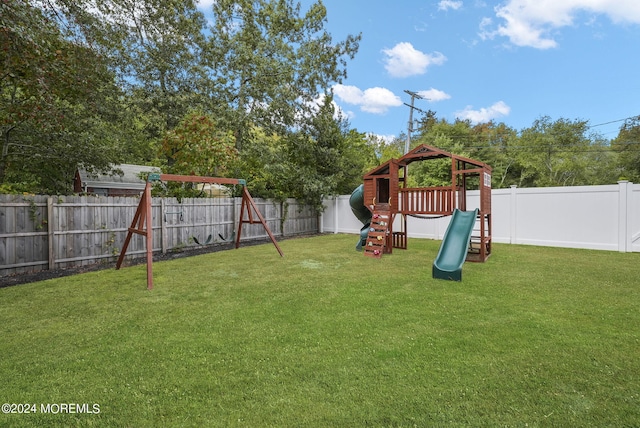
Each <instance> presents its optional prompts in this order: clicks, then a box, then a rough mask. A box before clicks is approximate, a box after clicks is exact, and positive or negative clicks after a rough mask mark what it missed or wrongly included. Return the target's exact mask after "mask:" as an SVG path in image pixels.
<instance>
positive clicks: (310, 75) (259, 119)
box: [207, 0, 360, 148]
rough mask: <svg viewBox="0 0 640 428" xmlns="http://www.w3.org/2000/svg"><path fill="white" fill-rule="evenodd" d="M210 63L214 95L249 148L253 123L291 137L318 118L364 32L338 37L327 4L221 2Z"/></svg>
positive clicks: (262, 0)
mask: <svg viewBox="0 0 640 428" xmlns="http://www.w3.org/2000/svg"><path fill="white" fill-rule="evenodd" d="M212 14H213V24H212V25H211V27H210V28H209V34H208V40H209V45H208V49H207V55H208V56H207V66H208V72H209V75H210V77H211V80H212V83H213V85H212V86H211V90H212V93H211V97H212V99H215V100H218V101H223V103H222V105H224V106H225V107H226V106H230V107H231V113H230V114H227V111H223V112H221V113H220V115H221V116H223V117H225V119H226V120H227V123H228V124H229V127H231V128H232V129H233V130H234V132H235V134H236V144H237V147H238V148H241V147H242V144H243V141H244V133H245V131H246V130H247V129H249V127H250V126H251V125H255V126H258V127H261V128H263V129H265V130H266V131H267V132H272V131H275V132H277V133H280V134H281V135H284V134H285V133H286V130H288V129H289V128H291V127H293V126H295V125H298V124H300V123H301V122H304V121H306V120H307V119H308V118H310V117H312V116H313V109H314V108H315V107H314V106H315V104H316V103H315V100H316V99H318V97H319V95H320V94H323V93H325V92H327V91H328V90H329V88H330V87H331V86H332V85H333V84H334V83H340V82H341V81H342V79H343V78H344V77H346V58H353V57H354V55H355V54H356V52H357V50H358V44H359V41H360V35H358V36H352V35H349V36H347V37H346V39H345V40H343V41H340V42H335V41H334V40H333V39H332V37H331V35H330V34H329V33H328V32H327V31H326V29H324V24H325V22H326V8H325V7H324V5H323V4H322V2H321V1H318V2H317V3H314V4H312V5H311V7H310V8H309V10H308V11H307V12H306V13H305V14H302V12H301V7H300V4H299V3H297V4H295V5H294V3H293V2H292V0H217V1H215V2H214V3H213V7H212Z"/></svg>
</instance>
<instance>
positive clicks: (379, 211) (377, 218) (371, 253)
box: [364, 206, 391, 259]
mask: <svg viewBox="0 0 640 428" xmlns="http://www.w3.org/2000/svg"><path fill="white" fill-rule="evenodd" d="M390 221H391V213H390V211H389V208H388V206H387V207H383V206H381V207H380V208H378V207H376V208H375V209H374V210H373V215H372V216H371V224H370V225H369V234H368V235H367V241H366V243H365V246H364V255H365V256H368V257H374V258H376V259H379V258H380V257H382V254H383V253H384V252H385V249H386V245H387V235H388V232H389V222H390Z"/></svg>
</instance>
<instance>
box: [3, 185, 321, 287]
mask: <svg viewBox="0 0 640 428" xmlns="http://www.w3.org/2000/svg"><path fill="white" fill-rule="evenodd" d="M241 201H242V198H185V199H182V200H181V201H180V202H179V201H178V200H177V199H175V198H153V202H152V216H153V244H154V248H153V251H154V252H163V253H164V252H167V251H172V250H181V249H185V248H188V247H193V248H195V247H198V246H201V245H209V244H221V243H225V242H229V243H231V242H234V240H235V233H236V231H237V230H238V218H239V215H240V204H241ZM254 201H255V203H256V205H257V207H258V209H259V210H260V213H261V214H262V215H263V216H264V218H265V220H266V222H267V224H268V226H269V228H270V229H271V232H272V233H273V234H274V235H275V236H276V237H283V236H293V235H301V234H309V233H317V232H318V230H319V229H318V215H317V214H316V213H315V212H314V211H313V209H311V208H310V207H308V206H302V205H300V204H298V202H297V201H296V200H294V199H289V200H287V201H286V202H285V203H283V204H280V203H275V202H273V201H270V200H266V199H259V198H256V199H254ZM139 202H140V199H139V198H134V197H101V196H41V195H36V196H32V195H28V196H23V195H0V277H2V276H7V275H12V274H17V273H25V272H34V271H39V270H47V269H58V268H69V267H76V266H83V265H87V264H92V263H98V262H111V261H115V260H116V259H117V257H118V255H119V253H120V249H121V248H122V246H123V244H124V240H125V238H126V235H127V232H128V227H129V226H130V225H131V221H132V220H133V217H134V214H135V212H136V208H137V207H138V204H139ZM283 214H286V215H283ZM258 239H268V235H267V233H266V232H265V230H264V228H263V227H262V225H259V224H258V225H245V226H244V228H243V230H242V241H243V242H244V241H247V240H258ZM144 254H146V249H145V243H144V239H143V238H142V237H140V236H134V237H133V238H132V239H131V243H130V244H129V249H128V250H127V256H128V257H141V256H144Z"/></svg>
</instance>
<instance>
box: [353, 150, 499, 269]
mask: <svg viewBox="0 0 640 428" xmlns="http://www.w3.org/2000/svg"><path fill="white" fill-rule="evenodd" d="M441 158H450V159H451V185H447V186H441V187H418V188H408V187H406V185H407V180H406V178H407V174H408V166H409V165H410V164H411V163H413V162H418V161H425V160H433V159H441ZM471 177H479V179H478V180H477V181H476V180H473V181H474V182H475V184H474V185H475V186H477V188H478V190H479V192H480V206H479V208H478V212H477V222H476V224H475V225H474V226H475V228H474V230H473V233H472V234H471V239H470V245H469V247H468V252H467V255H466V260H468V261H477V262H484V261H485V260H486V259H487V258H488V257H489V255H490V254H491V167H490V166H489V165H487V164H485V163H483V162H480V161H477V160H474V159H469V158H465V157H462V156H458V155H454V154H452V153H448V152H446V151H444V150H440V149H438V148H436V147H432V146H428V145H425V144H423V145H420V146H418V147H416V148H414V149H413V150H411V151H409V152H408V153H407V154H406V155H404V156H402V157H401V158H399V159H390V160H389V161H387V162H385V163H384V164H382V165H380V166H378V167H377V168H374V169H372V170H371V171H369V172H368V173H366V174H365V175H364V186H363V200H364V206H365V207H366V208H367V209H368V210H369V211H370V212H371V222H370V224H369V229H368V233H367V236H366V241H365V242H364V246H363V250H364V254H365V255H366V256H369V257H376V258H379V257H381V256H382V255H383V254H384V253H391V252H392V250H393V248H400V249H406V248H407V216H416V217H420V218H438V217H442V216H450V215H452V214H453V213H454V211H455V210H456V209H458V210H461V211H466V210H467V190H468V188H469V184H470V180H469V178H471ZM398 214H400V216H401V217H400V218H399V219H398V221H396V217H397V216H398ZM394 224H396V225H397V226H400V230H394V229H393V226H394Z"/></svg>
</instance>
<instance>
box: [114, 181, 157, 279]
mask: <svg viewBox="0 0 640 428" xmlns="http://www.w3.org/2000/svg"><path fill="white" fill-rule="evenodd" d="M134 233H136V234H138V235H142V236H144V237H145V238H146V239H145V241H146V244H147V289H149V290H151V289H152V288H153V228H152V215H151V183H149V182H147V184H146V186H145V188H144V192H143V193H142V198H140V203H139V204H138V209H137V210H136V214H135V215H134V216H133V221H132V222H131V227H129V231H128V232H127V237H126V239H125V240H124V245H123V246H122V250H121V251H120V256H119V257H118V262H117V263H116V269H120V266H121V265H122V262H123V261H124V256H125V254H126V253H127V248H128V247H129V242H130V241H131V236H133V234H134Z"/></svg>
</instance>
